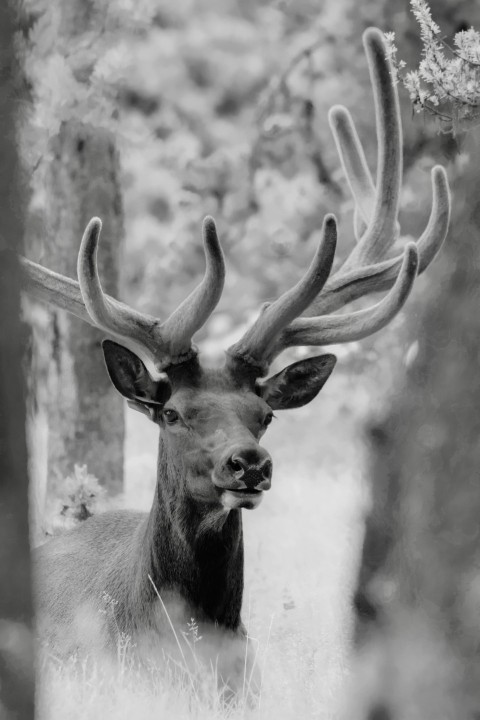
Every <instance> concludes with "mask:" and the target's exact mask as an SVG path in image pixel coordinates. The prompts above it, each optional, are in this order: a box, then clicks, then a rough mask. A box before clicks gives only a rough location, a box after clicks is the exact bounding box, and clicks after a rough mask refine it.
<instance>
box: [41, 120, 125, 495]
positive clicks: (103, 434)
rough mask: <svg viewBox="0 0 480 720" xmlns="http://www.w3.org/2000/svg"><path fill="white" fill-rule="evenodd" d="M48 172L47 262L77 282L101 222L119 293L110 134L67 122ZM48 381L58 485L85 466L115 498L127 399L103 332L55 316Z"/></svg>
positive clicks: (104, 254)
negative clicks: (110, 371) (91, 226)
mask: <svg viewBox="0 0 480 720" xmlns="http://www.w3.org/2000/svg"><path fill="white" fill-rule="evenodd" d="M52 149H53V156H54V159H53V162H52V164H51V166H50V168H49V172H48V181H47V184H48V194H49V208H48V214H49V220H50V227H51V239H50V240H49V241H48V242H47V243H46V244H45V254H44V257H43V260H42V262H43V263H44V264H45V265H46V266H47V267H49V268H51V269H52V270H56V271H57V272H60V273H62V274H65V275H68V276H69V277H76V264H77V255H78V249H79V246H80V240H81V237H82V234H83V231H84V229H85V226H86V224H87V222H88V220H89V219H90V218H91V217H92V216H94V215H98V216H99V217H100V218H102V221H103V231H102V239H101V243H100V248H99V257H98V265H99V273H100V277H101V279H102V285H103V287H104V289H105V291H106V292H107V293H109V294H111V295H113V296H118V285H119V255H120V249H121V243H122V238H123V211H122V202H121V195H120V188H119V163H118V155H117V152H116V149H115V143H114V140H113V137H112V136H111V135H110V134H109V133H107V132H104V131H98V130H96V129H93V128H90V127H86V126H82V125H81V124H79V123H76V122H68V123H64V124H63V125H62V127H61V130H60V133H59V135H58V136H57V137H56V138H54V139H53V140H52ZM50 332H51V345H50V357H49V382H48V418H49V441H48V448H49V449H48V468H49V476H50V478H51V479H53V480H54V481H55V482H57V483H58V482H61V481H62V480H64V479H65V477H66V476H67V475H68V474H70V473H71V471H72V468H73V466H74V464H80V465H84V464H86V465H87V467H88V470H89V472H91V473H93V474H94V475H95V476H96V477H97V478H98V479H99V481H100V482H101V483H102V484H103V485H105V486H106V487H107V488H108V489H109V491H110V492H111V493H118V492H120V491H121V490H122V485H123V443H124V420H123V401H122V399H121V397H120V396H119V395H118V393H117V392H116V391H115V390H114V388H113V387H112V385H111V383H110V380H109V378H108V376H107V373H106V370H105V366H104V361H103V353H102V349H101V340H102V338H103V337H104V334H103V333H102V332H100V331H98V330H95V329H94V328H92V327H90V326H89V325H87V324H86V323H83V322H81V321H80V320H78V319H76V318H73V317H70V316H68V315H67V314H66V313H63V312H60V311H52V312H51V326H50Z"/></svg>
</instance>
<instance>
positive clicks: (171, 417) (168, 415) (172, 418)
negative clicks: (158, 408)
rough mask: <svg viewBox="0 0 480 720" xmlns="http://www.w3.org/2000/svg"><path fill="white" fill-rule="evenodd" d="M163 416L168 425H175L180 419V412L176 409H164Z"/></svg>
mask: <svg viewBox="0 0 480 720" xmlns="http://www.w3.org/2000/svg"><path fill="white" fill-rule="evenodd" d="M163 417H164V418H165V422H166V423H167V424H168V425H173V424H174V423H176V422H177V420H178V413H177V411H176V410H164V411H163Z"/></svg>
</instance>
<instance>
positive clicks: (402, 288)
mask: <svg viewBox="0 0 480 720" xmlns="http://www.w3.org/2000/svg"><path fill="white" fill-rule="evenodd" d="M364 43H365V49H366V53H367V58H368V63H369V69H370V75H371V81H372V87H373V93H374V100H375V109H376V123H377V136H378V148H379V149H378V163H377V180H376V184H374V182H373V180H372V178H371V176H370V172H369V170H368V166H367V163H366V160H365V156H364V153H363V149H362V147H361V144H360V141H359V139H358V135H357V133H356V131H355V128H354V125H353V121H352V119H351V117H350V114H349V113H348V111H347V110H346V109H345V108H343V107H340V106H337V107H334V108H332V110H331V112H330V124H331V127H332V131H333V134H334V137H335V141H336V144H337V147H338V151H339V154H340V158H341V161H342V164H343V168H344V171H345V173H346V176H347V180H348V183H349V186H350V189H351V191H352V194H353V198H354V201H355V205H356V214H355V234H356V245H355V246H354V248H353V250H352V252H351V253H350V255H349V256H348V258H347V259H346V260H345V262H344V263H343V265H342V266H341V267H340V269H339V270H338V271H337V272H335V273H334V274H333V275H332V274H331V269H332V264H333V259H334V254H335V248H336V240H337V223H336V220H335V217H334V216H333V215H328V216H327V217H326V218H325V220H324V223H323V228H322V232H321V238H320V243H319V247H318V249H317V252H316V254H315V256H314V258H313V260H312V263H311V265H310V267H309V268H308V270H307V271H306V273H305V274H304V276H303V277H302V278H301V279H300V280H299V282H298V283H297V284H296V285H295V286H294V287H293V288H291V289H290V290H288V291H287V292H285V293H284V294H283V295H282V296H281V297H280V298H278V299H277V300H275V301H274V302H272V303H270V304H268V305H266V306H265V307H264V308H263V309H262V311H261V313H260V315H259V317H258V319H257V321H256V322H255V323H254V324H253V326H252V327H251V328H250V329H249V330H248V331H247V332H246V333H245V334H244V336H243V337H242V338H241V339H240V340H239V341H238V342H237V343H235V344H234V345H233V346H232V347H230V348H228V350H227V351H226V360H225V364H224V366H223V367H222V368H221V369H216V370H213V369H209V368H206V367H204V366H203V365H202V364H201V362H200V359H199V356H198V351H197V348H196V347H195V346H194V345H193V344H192V338H193V336H194V334H195V332H196V331H197V330H198V329H199V328H200V327H202V326H203V324H204V323H205V322H206V320H207V319H208V317H209V316H210V314H211V313H212V311H213V310H214V308H215V306H216V304H217V302H218V300H219V298H220V295H221V293H222V289H223V284H224V278H225V265H224V259H223V253H222V250H221V247H220V244H219V241H218V238H217V232H216V229H215V224H214V221H213V220H212V219H211V218H206V219H205V221H204V224H203V240H204V249H205V258H206V271H205V275H204V278H203V280H202V281H201V283H200V284H199V285H198V287H197V288H196V289H195V290H194V291H193V292H192V293H191V295H190V296H189V297H188V298H187V299H186V300H185V301H184V302H183V303H182V304H181V305H180V306H179V307H178V308H177V309H176V310H175V311H174V312H173V313H172V314H171V315H170V316H169V317H168V318H167V319H166V320H164V321H163V322H162V321H161V320H159V319H158V318H155V317H152V316H149V315H145V314H140V313H138V312H136V311H135V310H133V309H131V308H129V307H127V306H126V305H124V304H123V303H121V302H118V301H117V300H114V299H112V298H111V297H109V296H108V295H106V294H105V293H104V292H103V290H102V287H101V282H100V278H99V276H98V272H97V263H96V255H97V247H98V241H99V236H100V230H101V222H100V220H99V219H97V218H94V219H92V220H91V221H90V223H89V224H88V226H87V228H86V230H85V233H84V236H83V239H82V242H81V246H80V251H79V256H78V282H75V281H73V280H70V279H68V278H66V277H63V276H60V275H58V274H56V273H53V272H51V271H49V270H46V269H44V268H42V267H40V266H39V265H36V264H34V263H32V262H29V261H28V260H23V268H24V271H25V279H26V285H27V289H28V290H29V291H30V292H31V293H33V294H34V295H36V296H37V297H39V298H40V299H43V300H45V299H46V300H47V301H49V302H51V303H53V304H54V305H56V306H57V307H60V308H64V309H66V310H68V311H69V312H71V313H73V314H74V315H77V316H78V317H80V318H82V319H83V320H85V321H87V322H89V323H91V324H93V325H95V326H96V327H99V328H101V329H102V330H104V331H105V333H106V334H107V335H108V336H109V337H110V338H111V339H108V340H105V341H104V343H103V350H104V355H105V362H106V365H107V370H108V373H109V376H110V378H111V380H112V382H113V384H114V386H115V387H116V389H117V390H118V391H119V392H120V393H121V394H122V395H123V396H124V397H125V398H126V399H127V402H128V404H129V405H130V406H131V407H133V408H134V409H137V410H139V411H141V412H143V413H145V414H146V415H148V416H149V417H150V418H151V419H152V420H153V422H155V423H157V424H158V425H159V426H160V429H161V437H162V441H161V442H162V450H163V457H164V462H165V464H166V466H168V467H169V468H170V470H171V474H172V475H173V476H175V477H176V478H177V479H178V484H177V486H176V490H175V491H174V490H172V492H174V493H177V494H178V493H180V492H182V493H184V495H186V496H188V497H189V498H190V499H191V500H192V501H193V502H195V503H201V504H203V505H205V506H209V507H212V508H214V507H216V508H224V509H228V510H230V509H235V508H242V507H243V508H254V507H256V506H257V505H258V504H259V502H260V499H261V497H262V493H263V491H264V490H268V489H269V488H270V484H271V475H272V461H271V458H270V456H269V454H268V453H267V452H266V451H265V450H264V449H263V448H262V447H261V446H260V444H259V442H260V439H261V437H262V435H263V433H264V432H265V430H266V428H267V426H268V424H269V423H270V421H271V419H272V415H273V411H275V410H283V409H289V408H296V407H300V406H302V405H304V404H306V403H308V402H310V400H312V399H313V398H314V397H315V396H316V395H317V394H318V392H319V391H320V389H321V388H322V387H323V385H324V383H325V382H326V380H327V379H328V377H329V375H330V373H331V372H332V370H333V367H334V365H335V357H334V356H333V355H331V354H327V355H320V356H314V357H310V358H308V359H305V360H301V361H299V362H296V363H294V364H293V365H290V366H288V367H286V368H285V369H284V370H282V371H281V372H279V373H278V374H276V375H274V376H273V377H266V378H265V376H266V375H267V374H268V369H269V367H270V364H271V363H272V361H273V359H274V358H275V357H276V356H277V355H279V353H281V352H282V350H284V349H285V348H287V347H291V346H295V345H303V346H325V345H329V344H332V343H344V342H349V341H352V340H358V339H361V338H364V337H366V336H368V335H370V334H372V333H374V332H376V331H378V330H380V329H381V328H383V327H384V326H385V325H387V324H388V323H389V322H390V320H391V319H392V318H393V317H394V316H395V315H396V314H397V313H398V311H399V310H400V308H401V307H402V306H403V304H404V303H405V301H406V299H407V297H408V295H409V293H410V291H411V289H412V286H413V283H414V280H415V277H416V275H417V272H422V271H423V270H424V269H425V268H426V267H427V266H428V265H429V263H430V262H431V260H432V259H433V257H434V256H435V255H436V253H437V252H438V250H439V248H440V246H441V244H442V242H443V240H444V238H445V235H446V232H447V228H448V221H449V212H450V204H449V192H448V184H447V179H446V174H445V171H444V170H443V168H441V167H440V166H437V167H435V168H433V170H432V189H433V202H432V210H431V216H430V220H429V222H428V225H427V228H426V230H425V232H424V233H423V234H422V235H421V237H420V239H419V240H418V242H417V243H413V242H410V243H408V244H407V245H406V247H405V248H404V250H403V252H402V253H401V254H400V255H398V256H395V257H392V258H388V259H387V257H386V256H387V254H388V250H389V247H390V246H391V245H392V244H393V243H394V242H395V241H396V240H397V237H398V209H399V194H400V186H401V176H402V134H401V126H400V116H399V108H398V98H397V93H396V88H395V85H394V83H393V82H392V78H391V74H390V67H389V63H388V61H387V60H386V51H385V45H384V42H383V38H382V35H381V33H380V32H379V31H377V30H374V29H371V30H368V31H367V32H366V33H365V36H364ZM379 291H388V292H387V294H386V295H385V297H384V298H383V299H382V300H381V301H380V302H378V303H377V304H375V305H373V306H371V307H368V308H366V309H361V310H357V311H356V312H348V313H343V314H335V311H337V310H339V309H341V308H343V306H345V305H347V304H349V303H351V302H352V301H354V300H357V299H359V298H361V297H363V296H364V295H367V294H370V293H373V292H379ZM180 488H181V489H180Z"/></svg>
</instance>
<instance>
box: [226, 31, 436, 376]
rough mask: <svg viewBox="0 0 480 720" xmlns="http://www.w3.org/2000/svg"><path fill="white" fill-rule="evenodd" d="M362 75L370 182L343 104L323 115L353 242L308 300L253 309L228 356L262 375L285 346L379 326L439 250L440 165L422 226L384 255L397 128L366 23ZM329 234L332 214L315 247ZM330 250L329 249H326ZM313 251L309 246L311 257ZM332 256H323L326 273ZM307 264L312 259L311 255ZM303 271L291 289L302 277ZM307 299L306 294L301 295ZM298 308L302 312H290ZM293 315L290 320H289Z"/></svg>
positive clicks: (392, 98) (375, 37)
mask: <svg viewBox="0 0 480 720" xmlns="http://www.w3.org/2000/svg"><path fill="white" fill-rule="evenodd" d="M363 43H364V47H365V52H366V55H367V60H368V66H369V72H370V80H371V83H372V88H373V96H374V100H375V116H376V127H377V142H378V159H377V183H376V187H375V185H374V183H373V180H372V178H371V175H370V171H369V169H368V166H367V161H366V159H365V154H364V151H363V148H362V145H361V143H360V140H359V138H358V135H357V132H356V130H355V126H354V124H353V120H352V118H351V115H350V113H349V112H348V110H347V109H346V108H344V107H342V106H335V107H333V108H332V109H331V110H330V113H329V120H330V126H331V129H332V132H333V134H334V137H335V142H336V145H337V149H338V152H339V155H340V159H341V162H342V165H343V169H344V172H345V175H346V177H347V180H348V184H349V186H350V190H351V192H352V195H353V198H354V201H355V234H356V238H357V244H356V245H355V246H354V248H353V250H352V252H351V253H350V255H349V256H348V257H347V259H346V260H345V262H344V263H343V265H342V267H341V268H340V269H339V270H338V271H337V272H336V273H335V274H334V275H332V277H330V278H328V279H327V278H326V277H325V273H322V279H323V282H322V283H321V284H320V283H318V284H316V285H315V288H316V289H317V294H316V295H315V297H314V298H313V299H312V300H309V301H307V296H306V295H305V296H304V300H305V302H301V303H298V302H297V301H296V298H297V293H296V292H295V288H294V289H293V290H290V291H288V292H287V293H285V294H284V295H282V296H281V297H280V298H279V299H278V300H277V301H276V302H274V303H273V304H272V305H269V306H268V307H267V308H266V309H264V311H263V312H262V313H261V314H260V316H259V318H258V319H257V321H256V322H255V323H254V325H253V326H252V327H251V328H250V329H249V330H248V331H247V333H246V334H245V335H244V336H243V337H242V338H241V340H239V341H238V342H237V343H236V344H235V345H233V346H232V347H230V348H229V350H228V355H229V356H230V357H232V358H233V360H242V361H244V362H247V363H249V364H251V365H254V366H255V367H256V368H257V369H258V371H259V372H260V373H265V372H266V371H267V369H268V365H269V364H270V362H271V361H272V360H273V358H274V357H275V356H276V355H278V354H279V353H280V352H281V351H282V350H284V349H285V348H287V347H290V346H292V345H327V344H331V343H342V342H349V341H351V340H358V339H361V338H364V337H367V336H368V335H371V334H372V333H374V332H377V330H380V329H381V328H383V327H384V326H385V325H387V324H388V323H389V322H390V320H391V319H392V318H393V317H394V316H395V315H396V314H397V313H398V311H399V310H400V309H401V307H402V306H403V304H404V303H405V301H406V299H407V297H408V295H409V293H410V291H411V289H412V287H413V283H414V280H415V277H416V275H417V271H418V273H421V272H423V270H425V268H426V267H427V266H428V265H429V264H430V262H431V261H432V260H433V258H434V257H435V255H436V254H437V252H438V251H439V249H440V247H441V246H442V243H443V241H444V239H445V237H446V234H447V230H448V224H449V219H450V195H449V189H448V180H447V176H446V173H445V170H444V169H443V167H441V166H436V167H434V168H433V170H432V196H433V199H432V209H431V213H430V218H429V221H428V224H427V227H426V229H425V231H424V232H423V234H422V235H421V237H420V238H419V240H418V242H417V243H409V244H408V245H407V246H406V248H405V250H404V252H403V253H402V254H401V255H399V256H397V257H393V258H391V259H388V260H385V259H384V258H385V256H386V254H387V253H388V250H389V248H390V247H391V245H393V243H394V242H395V241H396V239H397V237H398V210H399V200H400V188H401V178H402V128H401V123H400V110H399V104H398V95H397V90H396V86H395V82H394V81H393V79H392V70H391V66H390V63H389V60H388V59H387V52H386V46H385V42H384V39H383V35H382V33H381V32H380V31H379V30H377V29H376V28H370V29H368V30H366V31H365V33H364V35H363ZM326 233H328V234H329V235H330V241H329V247H330V252H331V250H332V246H333V245H334V243H335V238H336V230H335V219H334V218H333V216H328V217H327V219H326V220H325V222H324V227H323V233H322V239H321V246H320V247H322V246H323V245H324V243H325V242H326V236H325V235H326ZM333 251H334V248H333ZM320 254H321V250H320V249H319V251H318V252H317V255H316V258H318V257H319V255H320ZM331 261H332V258H331V257H330V254H328V261H326V268H328V269H326V274H327V277H328V273H329V271H330V267H331ZM314 263H315V261H314ZM311 270H312V268H310V270H309V271H307V274H306V275H305V277H304V278H303V280H301V281H300V283H298V285H297V286H296V288H298V287H299V286H303V284H304V283H305V282H307V283H308V280H307V278H308V277H309V275H310V274H311ZM385 290H389V293H388V294H387V296H386V297H385V298H384V299H383V300H382V301H381V302H379V303H378V304H376V305H374V306H373V307H370V308H368V309H366V310H361V311H358V312H354V313H350V314H344V315H329V314H328V313H331V312H334V311H335V310H338V309H340V308H342V307H343V306H344V305H347V304H348V303H350V302H352V301H353V300H357V299H358V298H360V297H362V296H364V295H368V294H370V293H372V292H379V291H385ZM308 297H310V295H308ZM302 313H304V315H305V316H306V317H298V316H299V315H301V314H302ZM294 318H296V319H294Z"/></svg>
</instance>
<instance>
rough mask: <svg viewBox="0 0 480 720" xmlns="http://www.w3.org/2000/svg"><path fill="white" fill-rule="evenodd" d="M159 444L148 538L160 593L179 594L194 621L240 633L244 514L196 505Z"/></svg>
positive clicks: (148, 552) (148, 553) (152, 570)
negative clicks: (165, 591)
mask: <svg viewBox="0 0 480 720" xmlns="http://www.w3.org/2000/svg"><path fill="white" fill-rule="evenodd" d="M184 488H185V481H184V478H183V477H182V471H181V469H179V468H178V467H177V466H176V465H174V464H173V463H172V462H171V458H169V456H168V449H167V447H166V446H165V444H164V443H163V441H162V438H160V447H159V457H158V475H157V487H156V493H155V498H154V502H153V506H152V510H151V512H150V517H149V521H148V526H147V532H146V536H145V543H146V545H147V547H144V552H145V551H146V556H148V558H149V560H148V570H149V573H150V575H151V577H152V579H153V581H154V583H155V586H156V587H157V589H158V590H159V592H161V591H162V590H167V591H168V590H173V591H175V592H178V593H179V594H180V595H181V596H182V598H183V599H184V600H185V601H186V602H187V603H188V605H189V606H190V607H191V610H192V616H193V617H195V619H198V620H210V621H212V622H214V623H216V624H218V625H221V626H224V627H227V628H230V629H233V630H236V629H237V628H238V626H239V625H240V622H241V621H240V610H241V604H242V595H243V534H242V517H241V512H240V510H231V511H226V510H225V509H223V508H221V507H216V506H212V505H208V504H206V503H198V502H196V501H194V500H192V499H191V498H190V497H189V496H188V495H186V494H185V492H184Z"/></svg>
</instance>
